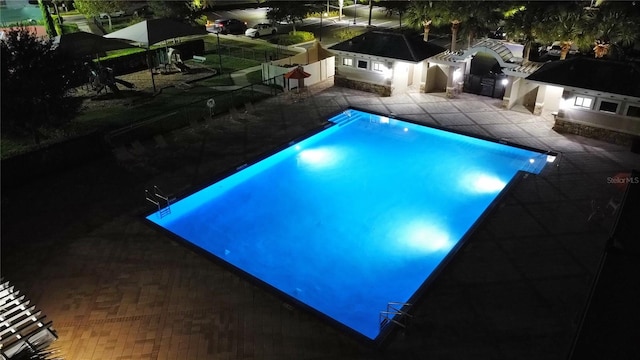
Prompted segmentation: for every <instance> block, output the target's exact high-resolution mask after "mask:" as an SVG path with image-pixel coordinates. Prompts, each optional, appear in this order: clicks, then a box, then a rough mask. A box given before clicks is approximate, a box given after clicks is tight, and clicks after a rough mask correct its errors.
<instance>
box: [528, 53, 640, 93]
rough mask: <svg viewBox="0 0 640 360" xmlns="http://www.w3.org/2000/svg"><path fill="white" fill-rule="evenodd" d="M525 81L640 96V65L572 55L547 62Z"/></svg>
mask: <svg viewBox="0 0 640 360" xmlns="http://www.w3.org/2000/svg"><path fill="white" fill-rule="evenodd" d="M527 80H532V81H539V82H543V83H548V84H556V85H564V86H570V87H574V88H580V89H587V90H595V91H602V92H607V93H611V94H619V95H627V96H634V97H640V85H639V84H640V66H638V65H637V64H635V63H628V62H620V61H610V60H603V59H592V58H585V57H574V58H571V59H567V60H560V61H552V62H548V63H546V64H544V65H543V66H542V67H541V68H540V69H538V71H536V72H534V73H533V74H531V75H529V76H528V77H527Z"/></svg>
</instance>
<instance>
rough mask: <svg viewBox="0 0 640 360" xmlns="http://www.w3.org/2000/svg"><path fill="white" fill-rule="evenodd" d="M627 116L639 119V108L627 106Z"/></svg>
mask: <svg viewBox="0 0 640 360" xmlns="http://www.w3.org/2000/svg"><path fill="white" fill-rule="evenodd" d="M627 116H633V117H637V118H640V106H635V105H629V107H628V108H627Z"/></svg>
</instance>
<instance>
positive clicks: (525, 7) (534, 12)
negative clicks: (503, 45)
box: [504, 2, 546, 61]
mask: <svg viewBox="0 0 640 360" xmlns="http://www.w3.org/2000/svg"><path fill="white" fill-rule="evenodd" d="M545 5H546V4H545ZM543 6H544V5H543ZM542 10H543V9H542V8H541V6H540V2H527V3H523V4H520V5H516V6H515V7H514V8H512V9H509V10H507V11H505V13H504V30H505V32H506V33H507V37H508V38H509V39H511V40H517V41H521V42H522V43H523V45H524V49H523V50H522V57H523V59H524V61H528V60H529V54H530V53H531V45H532V44H533V42H534V41H536V40H537V39H536V24H539V23H540V22H541V15H542V14H543V13H544V12H543V11H542Z"/></svg>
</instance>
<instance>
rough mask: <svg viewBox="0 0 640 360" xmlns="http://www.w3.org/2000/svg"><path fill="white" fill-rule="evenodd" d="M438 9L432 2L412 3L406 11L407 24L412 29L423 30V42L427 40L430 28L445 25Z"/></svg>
mask: <svg viewBox="0 0 640 360" xmlns="http://www.w3.org/2000/svg"><path fill="white" fill-rule="evenodd" d="M442 15H443V14H442V12H441V11H440V7H439V6H438V4H437V3H434V2H432V1H419V2H412V3H411V5H409V8H408V9H407V16H406V20H407V22H408V23H409V24H410V25H411V26H412V27H414V28H422V29H423V30H424V37H423V38H424V41H428V40H429V31H430V30H431V26H441V25H444V24H445V23H446V20H445V19H444V18H443V16H442Z"/></svg>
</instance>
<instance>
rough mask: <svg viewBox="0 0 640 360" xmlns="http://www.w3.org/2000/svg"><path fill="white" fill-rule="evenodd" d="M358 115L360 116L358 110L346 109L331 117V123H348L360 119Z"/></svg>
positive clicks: (340, 124)
mask: <svg viewBox="0 0 640 360" xmlns="http://www.w3.org/2000/svg"><path fill="white" fill-rule="evenodd" d="M360 117H361V116H360V113H359V112H354V111H352V110H347V111H345V112H343V113H342V114H339V115H338V116H336V117H335V118H333V119H331V121H332V122H333V123H335V124H336V125H339V126H344V125H347V124H350V123H352V122H354V121H356V120H358V119H360Z"/></svg>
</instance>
